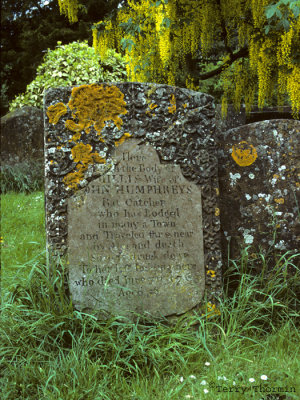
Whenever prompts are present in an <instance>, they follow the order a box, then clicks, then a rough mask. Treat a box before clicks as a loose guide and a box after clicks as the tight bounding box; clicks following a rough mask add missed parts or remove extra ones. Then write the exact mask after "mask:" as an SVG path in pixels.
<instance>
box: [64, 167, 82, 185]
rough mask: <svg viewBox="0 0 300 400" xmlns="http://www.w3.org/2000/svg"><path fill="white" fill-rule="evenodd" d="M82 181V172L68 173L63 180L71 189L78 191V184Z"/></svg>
mask: <svg viewBox="0 0 300 400" xmlns="http://www.w3.org/2000/svg"><path fill="white" fill-rule="evenodd" d="M82 179H83V172H82V171H75V172H70V173H68V174H67V175H66V176H65V177H64V178H63V182H64V184H65V185H66V186H68V187H69V188H70V189H77V188H78V184H79V183H80V182H81V181H82Z"/></svg>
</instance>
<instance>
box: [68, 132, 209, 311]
mask: <svg viewBox="0 0 300 400" xmlns="http://www.w3.org/2000/svg"><path fill="white" fill-rule="evenodd" d="M201 210H202V204H201V190H200V188H199V186H197V185H195V184H194V183H192V182H190V181H188V180H186V179H185V178H184V177H183V175H182V173H181V170H180V167H179V166H178V165H175V164H162V163H161V162H160V160H159V157H158V154H157V152H156V150H155V149H154V148H153V147H152V146H151V145H149V144H141V145H140V144H139V141H138V140H137V139H130V140H128V141H127V142H125V143H123V144H122V145H120V146H119V147H117V149H116V150H115V153H114V155H113V162H112V166H111V168H110V169H109V170H108V169H107V172H106V173H104V174H103V175H101V176H100V177H99V178H97V179H95V180H93V181H92V182H90V183H89V184H88V185H87V186H86V187H85V188H84V189H82V190H79V191H78V192H77V193H76V194H75V195H74V196H73V197H72V198H70V199H69V200H68V258H69V264H70V288H71V292H72V294H73V302H74V305H76V306H77V307H78V308H80V309H82V310H84V309H91V310H93V309H97V310H99V309H100V310H103V311H104V312H105V311H107V312H111V313H113V314H121V315H126V313H127V311H128V314H130V312H132V311H133V312H134V311H135V312H138V313H144V312H149V313H150V314H152V315H164V316H167V315H172V314H182V313H184V312H186V311H187V310H189V309H191V308H193V307H194V306H196V305H197V304H199V303H200V301H201V299H202V297H203V293H204V285H205V275H204V274H205V272H204V255H203V228H202V213H201Z"/></svg>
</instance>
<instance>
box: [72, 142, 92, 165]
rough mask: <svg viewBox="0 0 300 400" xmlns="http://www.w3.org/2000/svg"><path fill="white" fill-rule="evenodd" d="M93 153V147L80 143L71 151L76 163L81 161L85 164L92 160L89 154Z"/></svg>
mask: <svg viewBox="0 0 300 400" xmlns="http://www.w3.org/2000/svg"><path fill="white" fill-rule="evenodd" d="M91 151H92V146H91V145H90V144H83V143H79V144H77V145H76V146H74V147H73V149H72V150H71V152H72V157H73V160H74V161H75V162H79V161H81V162H82V163H83V164H86V163H87V162H89V160H90V158H91V156H90V154H89V153H90V152H91Z"/></svg>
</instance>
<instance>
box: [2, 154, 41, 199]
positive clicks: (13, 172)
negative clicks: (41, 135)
mask: <svg viewBox="0 0 300 400" xmlns="http://www.w3.org/2000/svg"><path fill="white" fill-rule="evenodd" d="M0 182H1V192H2V193H7V192H9V191H17V192H27V193H30V192H32V191H36V190H42V188H43V187H44V162H43V160H41V159H37V160H31V161H22V162H19V163H15V164H14V165H9V164H5V163H3V164H2V165H1V166H0Z"/></svg>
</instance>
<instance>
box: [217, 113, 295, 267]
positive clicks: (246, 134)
mask: <svg viewBox="0 0 300 400" xmlns="http://www.w3.org/2000/svg"><path fill="white" fill-rule="evenodd" d="M217 148H218V159H219V183H220V191H221V197H220V209H221V216H220V217H221V226H222V247H223V254H224V257H225V258H227V257H228V250H229V256H230V257H231V258H234V259H237V258H239V257H240V251H241V249H243V248H245V247H248V250H249V254H250V255H251V257H252V258H253V259H255V258H257V257H258V253H260V252H263V253H264V254H269V255H271V254H270V251H271V252H272V253H274V257H275V258H276V257H277V258H278V255H280V254H285V253H287V252H289V254H290V255H292V254H296V253H299V248H300V243H299V239H300V220H299V204H300V196H299V193H300V183H299V176H300V157H299V148H300V122H299V121H297V120H271V121H261V122H256V123H252V124H248V125H244V126H241V127H238V128H235V129H230V130H228V131H226V132H219V134H218V136H217ZM294 261H295V262H296V260H294ZM296 263H297V262H296ZM273 265H275V263H274V264H273Z"/></svg>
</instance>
